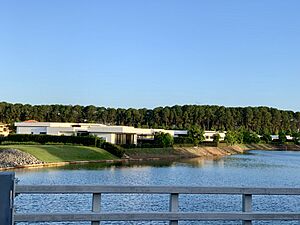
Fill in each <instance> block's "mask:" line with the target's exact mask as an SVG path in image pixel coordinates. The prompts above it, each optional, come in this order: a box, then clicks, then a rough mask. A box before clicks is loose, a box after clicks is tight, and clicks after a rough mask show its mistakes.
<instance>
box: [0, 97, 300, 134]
mask: <svg viewBox="0 0 300 225" xmlns="http://www.w3.org/2000/svg"><path fill="white" fill-rule="evenodd" d="M29 119H34V120H38V121H49V122H96V123H103V124H108V125H128V126H135V127H144V128H147V127H151V128H166V129H187V130H189V129H191V128H192V127H193V126H196V127H199V128H200V129H202V130H218V131H225V130H234V131H237V130H240V129H245V130H248V131H252V132H255V133H256V134H264V133H270V134H278V132H279V131H280V130H283V131H285V132H290V133H294V132H298V131H299V130H300V112H292V111H283V110H278V109H274V108H268V107H246V108H242V107H224V106H208V105H183V106H179V105H175V106H171V107H157V108H154V109H145V108H143V109H133V108H129V109H122V108H118V109H114V108H105V107H96V106H92V105H90V106H80V105H34V106H32V105H29V104H10V103H6V102H0V122H2V123H9V124H13V123H14V122H16V121H25V120H29Z"/></svg>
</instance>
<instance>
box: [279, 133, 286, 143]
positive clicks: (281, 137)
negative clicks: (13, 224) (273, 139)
mask: <svg viewBox="0 0 300 225" xmlns="http://www.w3.org/2000/svg"><path fill="white" fill-rule="evenodd" d="M278 141H279V143H280V144H284V143H285V142H286V141H287V139H286V133H285V132H284V131H280V132H279V134H278Z"/></svg>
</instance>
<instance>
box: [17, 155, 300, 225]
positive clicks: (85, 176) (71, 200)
mask: <svg viewBox="0 0 300 225" xmlns="http://www.w3.org/2000/svg"><path fill="white" fill-rule="evenodd" d="M16 176H17V178H18V179H19V184H101V185H106V184H107V185H183V186H218V187H219V186H241V187H300V152H290V151H250V152H249V153H248V154H243V155H232V156H227V157H224V158H220V159H192V160H183V161H178V162H154V163H148V164H115V165H110V166H109V165H103V164H89V165H76V166H66V167H59V168H43V169H31V170H18V171H16ZM179 201H180V204H179V207H180V210H181V211H201V212H205V211H219V212H220V211H241V196H228V195H217V196H216V195H181V196H180V197H179ZM16 205H17V212H75V211H77V212H78V211H88V210H90V209H91V195H73V194H69V195H20V196H18V197H17V199H16ZM168 206H169V196H168V195H141V194H139V195H133V194H131V195H109V194H106V195H103V197H102V205H101V207H102V208H101V210H103V211H114V212H120V211H139V212H140V211H162V212H163V211H168ZM253 210H254V211H274V212H276V211H293V212H295V211H297V212H300V196H254V197H253ZM19 224H22V225H24V224H51V225H53V224H60V225H62V224H64V225H65V224H90V223H87V222H86V223H71V222H67V223H66V222H65V223H19ZM101 224H124V225H125V224H168V223H167V222H164V221H161V222H143V221H142V222H122V223H121V222H102V223H101ZM179 224H188V225H191V224H193V225H194V224H241V222H240V221H224V222H222V221H205V222H199V221H195V222H193V221H192V222H191V221H189V222H187V221H181V222H180V223H179ZM253 224H289V225H291V224H293V225H294V224H298V225H300V222H299V221H292V222H291V221H289V222H287V221H277V222H271V221H263V222H254V223H253Z"/></svg>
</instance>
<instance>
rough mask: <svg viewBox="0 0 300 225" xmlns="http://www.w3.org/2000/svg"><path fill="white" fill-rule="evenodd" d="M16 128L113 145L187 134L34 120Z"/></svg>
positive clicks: (21, 123)
mask: <svg viewBox="0 0 300 225" xmlns="http://www.w3.org/2000/svg"><path fill="white" fill-rule="evenodd" d="M15 126H16V128H17V134H48V135H65V136H71V135H76V136H86V135H96V136H98V137H100V138H102V139H104V140H105V141H107V142H110V143H112V144H137V140H138V139H153V138H154V134H155V133H157V132H163V133H169V134H170V135H171V136H173V137H177V136H180V135H186V134H187V131H186V130H164V129H143V128H134V127H129V126H107V125H103V124H95V123H56V122H37V121H33V120H30V121H25V122H17V123H15Z"/></svg>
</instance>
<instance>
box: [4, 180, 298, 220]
mask: <svg viewBox="0 0 300 225" xmlns="http://www.w3.org/2000/svg"><path fill="white" fill-rule="evenodd" d="M2 177H3V176H2ZM10 180H12V179H11V178H10ZM2 181H3V179H2ZM2 181H1V174H0V184H1V186H0V187H2V186H3V185H2V184H3V183H1V182H2ZM0 189H2V188H0ZM0 193H1V192H0ZM8 193H10V194H9V195H10V196H14V194H92V195H93V198H92V207H91V211H90V212H85V213H82V212H80V213H26V214H23V213H13V211H10V210H9V209H11V206H12V205H11V203H7V204H8V205H7V206H6V209H5V207H2V206H1V207H0V215H1V213H2V212H1V210H6V211H3V212H11V213H12V215H11V217H12V219H11V220H10V221H8V222H7V223H4V222H3V221H4V220H3V221H1V217H0V224H4V225H11V224H13V221H14V222H62V221H91V223H92V225H97V224H100V221H170V224H172V225H176V224H178V221H180V220H183V221H188V220H190V221H209V220H222V221H226V220H230V221H233V220H242V221H243V224H244V225H249V224H252V221H254V220H256V221H261V220H271V221H272V220H300V212H252V196H253V195H300V188H245V187H182V186H177V187H176V186H101V185H16V186H15V189H14V188H12V189H11V190H10V191H9V192H7V194H8ZM11 193H13V194H11ZM102 194H169V195H170V207H169V212H122V213H119V212H118V213H116V212H101V195H102ZM181 194H210V195H211V194H212V195H220V194H225V195H241V196H242V211H241V212H181V211H179V199H178V197H179V195H181ZM1 196H2V198H3V195H1V194H0V204H2V203H1V200H2V199H1ZM10 201H13V199H11V200H10ZM1 222H3V223H1Z"/></svg>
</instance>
